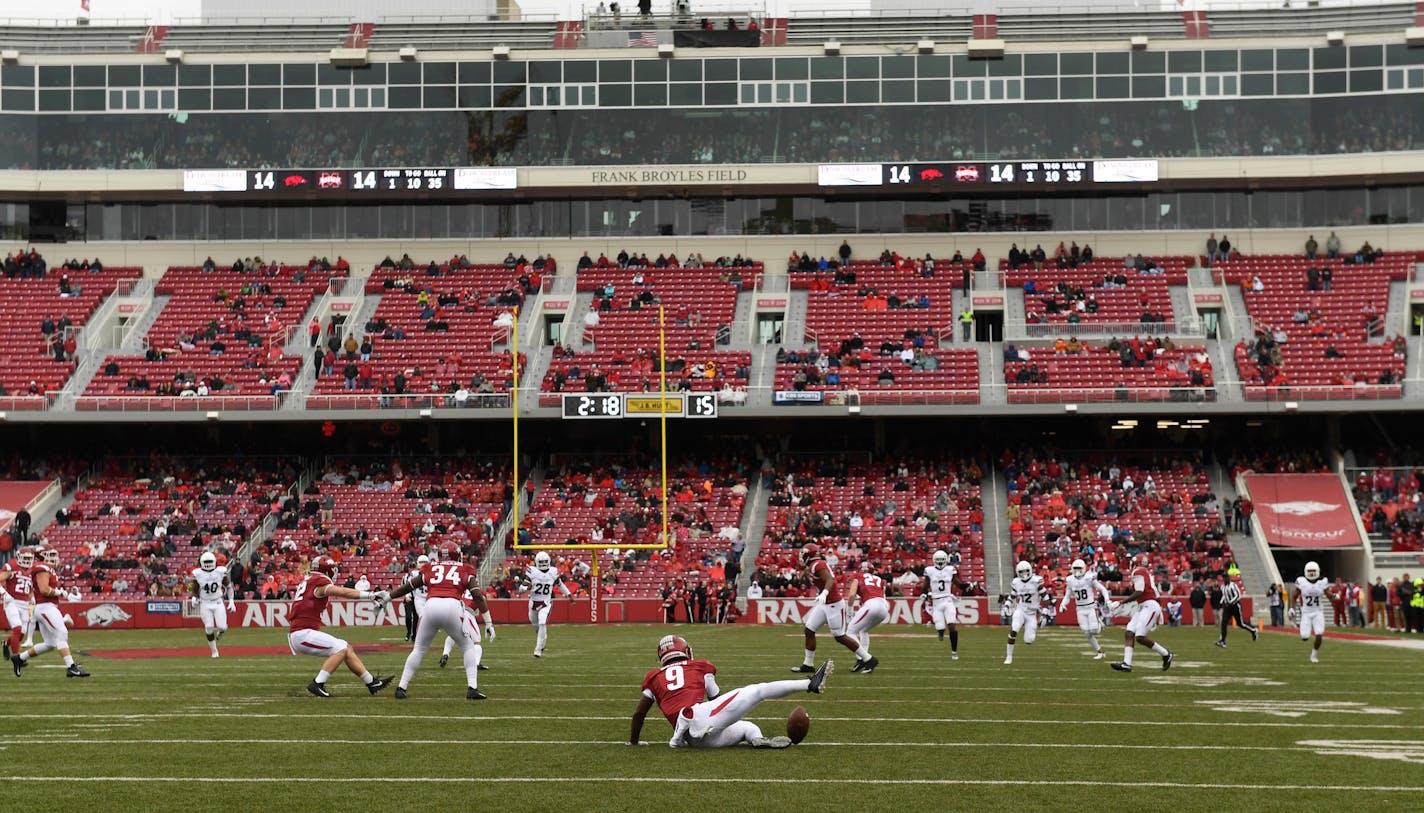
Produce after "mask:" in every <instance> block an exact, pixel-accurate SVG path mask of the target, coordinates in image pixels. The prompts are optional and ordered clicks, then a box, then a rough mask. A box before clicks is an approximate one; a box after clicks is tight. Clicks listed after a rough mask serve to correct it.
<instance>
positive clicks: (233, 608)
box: [227, 601, 237, 613]
mask: <svg viewBox="0 0 1424 813" xmlns="http://www.w3.org/2000/svg"><path fill="white" fill-rule="evenodd" d="M227 611H228V612H230V613H235V612H237V605H236V604H234V603H232V602H231V601H229V602H228V603H227Z"/></svg>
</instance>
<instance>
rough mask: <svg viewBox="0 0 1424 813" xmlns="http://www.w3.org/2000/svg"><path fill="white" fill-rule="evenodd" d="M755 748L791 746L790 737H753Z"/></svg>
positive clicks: (751, 742)
mask: <svg viewBox="0 0 1424 813" xmlns="http://www.w3.org/2000/svg"><path fill="white" fill-rule="evenodd" d="M750 744H751V746H752V747H753V748H790V747H791V745H792V743H791V738H790V737H753V738H752V739H751V741H750Z"/></svg>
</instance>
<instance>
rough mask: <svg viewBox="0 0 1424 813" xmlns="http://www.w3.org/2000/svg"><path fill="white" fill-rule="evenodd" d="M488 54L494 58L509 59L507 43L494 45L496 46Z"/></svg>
mask: <svg viewBox="0 0 1424 813" xmlns="http://www.w3.org/2000/svg"><path fill="white" fill-rule="evenodd" d="M490 55H491V56H493V57H494V58H495V59H509V46H508V45H496V46H495V47H494V48H493V49H492V50H491V51H490Z"/></svg>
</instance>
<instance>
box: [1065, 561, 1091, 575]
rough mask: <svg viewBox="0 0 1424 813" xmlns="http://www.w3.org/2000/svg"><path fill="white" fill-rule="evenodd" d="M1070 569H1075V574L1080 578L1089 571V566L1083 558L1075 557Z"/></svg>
mask: <svg viewBox="0 0 1424 813" xmlns="http://www.w3.org/2000/svg"><path fill="white" fill-rule="evenodd" d="M1069 569H1071V570H1072V571H1073V575H1074V576H1077V577H1078V578H1080V579H1081V578H1083V574H1084V573H1087V572H1088V566H1087V565H1085V564H1083V560H1082V559H1074V560H1073V564H1072V565H1070V566H1069Z"/></svg>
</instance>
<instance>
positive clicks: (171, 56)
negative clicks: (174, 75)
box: [163, 48, 183, 65]
mask: <svg viewBox="0 0 1424 813" xmlns="http://www.w3.org/2000/svg"><path fill="white" fill-rule="evenodd" d="M163 58H164V59H166V60H168V63H169V64H170V65H177V64H178V63H180V62H182V61H183V51H182V50H181V49H178V48H169V49H168V50H167V51H164V52H163Z"/></svg>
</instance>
